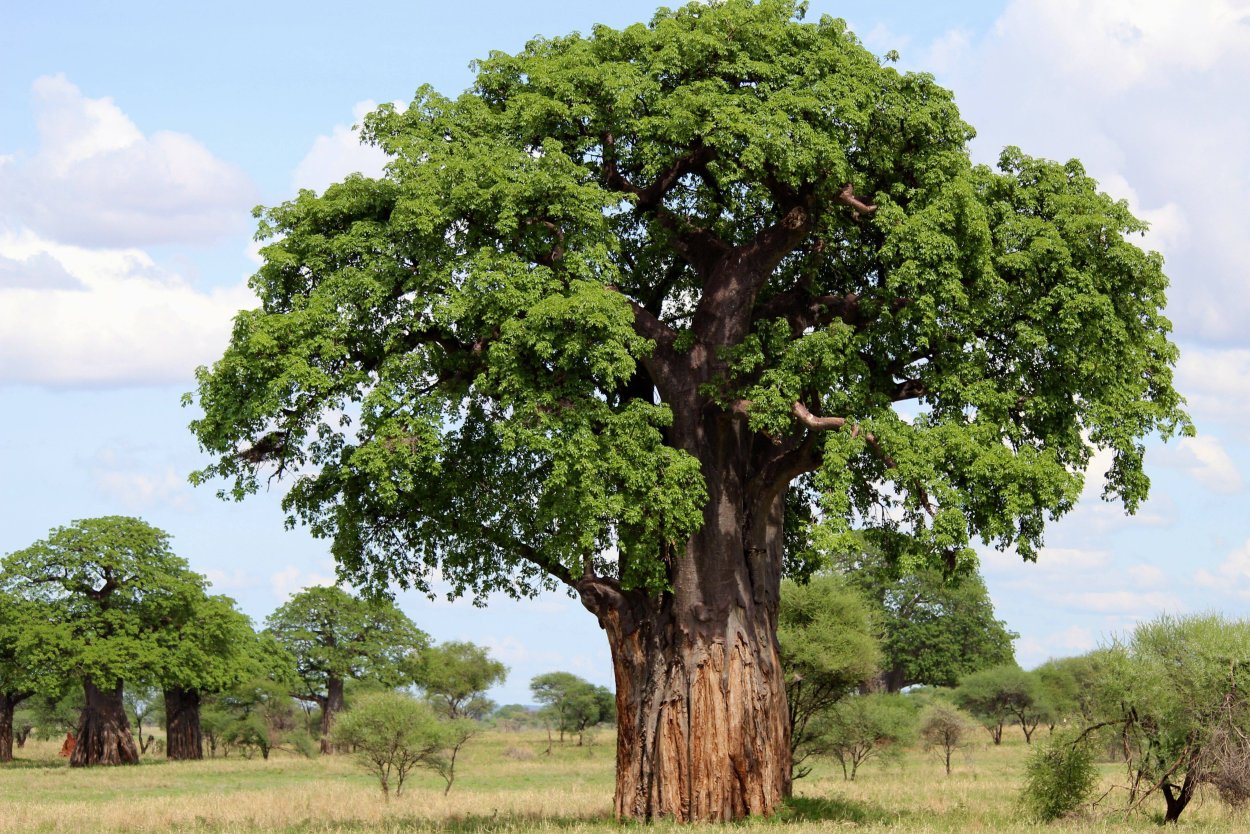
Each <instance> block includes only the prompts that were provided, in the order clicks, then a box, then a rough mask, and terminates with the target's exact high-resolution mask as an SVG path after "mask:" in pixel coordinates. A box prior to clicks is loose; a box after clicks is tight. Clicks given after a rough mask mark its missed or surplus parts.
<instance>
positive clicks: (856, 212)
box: [188, 0, 1190, 599]
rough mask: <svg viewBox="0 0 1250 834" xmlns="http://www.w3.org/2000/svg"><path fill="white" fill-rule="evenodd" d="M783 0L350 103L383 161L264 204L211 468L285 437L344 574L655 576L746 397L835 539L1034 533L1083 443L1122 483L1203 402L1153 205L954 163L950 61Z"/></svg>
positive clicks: (1076, 484) (213, 420)
mask: <svg viewBox="0 0 1250 834" xmlns="http://www.w3.org/2000/svg"><path fill="white" fill-rule="evenodd" d="M802 9H803V6H802V5H801V4H798V3H796V2H793V0H761V2H758V3H756V2H749V0H725V2H717V3H710V4H708V3H691V4H689V5H686V6H684V7H682V8H678V9H671V10H670V9H662V10H660V11H659V12H658V13H657V14H656V16H655V18H654V19H653V20H652V21H651V23H650V24H649V25H635V26H630V27H627V28H625V29H623V30H614V29H611V28H608V27H605V26H597V27H595V28H594V29H593V30H592V32H591V33H590V34H589V35H586V36H583V35H576V34H575V35H570V36H567V37H558V38H536V39H534V40H532V41H530V42H529V43H528V44H526V46H525V47H524V49H522V50H521V51H520V52H519V53H517V54H514V55H509V54H505V53H502V52H495V53H492V54H491V55H490V57H489V58H487V59H485V60H483V61H480V62H479V63H477V64H476V70H477V77H476V79H475V81H474V83H473V85H472V87H471V88H470V89H469V90H468V91H467V92H465V93H463V94H462V95H460V96H458V97H456V98H448V97H445V96H443V95H440V94H439V93H437V92H435V91H434V90H433V89H431V88H430V87H421V88H420V89H419V90H418V92H417V94H416V98H415V99H414V101H413V102H412V103H411V104H410V105H409V106H408V107H406V108H402V107H395V106H393V105H389V104H388V105H383V106H382V107H380V108H379V109H378V110H377V111H376V112H375V113H373V114H371V115H370V116H368V117H367V118H366V119H365V126H364V133H365V136H366V138H367V139H368V140H369V141H370V142H372V143H373V144H374V145H376V146H377V147H379V148H380V149H381V150H382V151H384V152H385V153H386V154H387V155H388V156H389V157H390V163H389V165H388V167H387V171H386V174H385V175H384V176H383V177H382V178H380V179H376V180H373V179H367V178H363V177H360V176H351V177H348V178H347V179H346V180H345V181H343V182H341V183H338V184H336V185H332V186H330V187H329V188H327V189H326V190H325V192H324V193H323V194H320V195H318V194H315V193H313V192H310V191H304V192H301V193H300V194H299V195H298V196H297V197H295V198H294V199H293V200H291V201H289V202H286V203H284V204H282V205H280V206H277V207H273V208H270V209H264V210H261V211H260V212H259V213H258V216H259V218H260V229H259V237H260V238H261V239H262V240H263V241H264V242H265V246H264V248H263V250H262V254H263V257H264V259H265V262H264V265H263V266H262V267H261V268H260V270H259V271H258V272H257V274H256V275H255V276H254V277H253V279H252V282H251V286H252V288H253V289H254V290H255V291H256V293H257V295H258V296H259V298H260V301H261V304H260V306H259V308H258V309H255V310H248V311H244V312H242V313H240V314H239V315H238V317H237V318H236V320H235V326H234V331H233V335H232V338H231V343H230V346H229V347H228V349H227V350H226V352H225V354H224V355H223V356H222V357H221V359H219V360H218V361H217V362H216V363H215V364H214V365H213V366H212V368H211V369H210V368H201V369H199V371H198V372H197V390H196V392H195V395H194V396H189V397H188V401H195V402H198V404H199V406H200V407H201V408H202V409H203V416H202V417H200V418H198V419H196V420H195V421H194V422H193V423H192V430H193V431H194V433H195V435H196V437H197V438H198V440H199V442H200V444H201V446H202V447H203V449H204V450H205V451H206V452H208V453H209V454H211V455H213V456H214V458H213V461H212V462H211V463H210V464H209V465H208V466H206V467H205V469H203V470H202V471H201V472H199V473H197V475H196V479H197V480H198V481H200V482H205V481H208V480H210V479H213V478H222V479H224V480H225V482H226V486H225V488H224V489H223V490H222V492H223V494H224V495H226V496H228V497H232V498H236V499H241V498H243V497H244V496H246V495H248V494H250V493H252V492H255V491H256V490H257V489H258V488H259V486H260V484H262V483H265V482H267V480H268V478H270V477H271V476H273V475H278V476H282V475H290V474H292V473H294V472H296V471H298V472H300V473H301V474H300V477H299V478H298V479H297V480H296V481H295V483H294V486H293V488H292V489H291V490H290V491H289V492H288V493H287V494H286V496H285V498H284V506H285V508H286V511H287V512H288V514H289V517H290V520H291V521H292V522H293V523H294V522H296V521H299V522H303V523H305V524H307V525H308V526H309V528H310V529H311V530H312V532H313V533H314V534H315V535H317V536H321V537H327V538H330V539H332V540H333V545H332V548H333V552H334V555H335V557H336V558H337V560H338V562H339V564H340V567H341V569H342V571H343V572H344V574H345V575H346V576H348V577H350V578H351V579H352V580H354V581H359V582H360V583H367V584H372V585H374V586H377V587H385V586H387V585H389V584H390V583H391V582H392V581H396V582H399V583H400V584H402V585H405V586H408V585H411V586H414V587H416V588H419V589H421V590H423V591H426V592H430V591H431V585H430V579H431V577H432V576H435V575H438V576H440V577H442V578H443V579H445V580H446V581H448V582H450V583H451V593H452V594H453V595H454V594H463V593H471V594H473V595H475V596H476V597H478V598H479V599H481V598H484V596H485V595H487V594H489V593H491V592H496V591H498V592H503V593H508V594H513V595H525V594H533V593H537V592H538V591H539V590H541V589H542V588H544V587H549V586H551V585H552V584H554V583H556V582H562V583H565V584H567V585H574V584H575V583H576V581H577V580H578V578H579V577H581V576H583V574H584V573H585V572H587V567H589V568H590V569H591V570H592V571H593V573H594V575H595V576H597V577H610V578H612V579H615V580H617V581H619V582H620V583H621V584H622V585H623V586H624V587H625V588H626V589H630V588H645V589H647V590H649V591H658V590H661V589H663V588H664V587H665V586H666V585H667V584H668V583H669V581H670V579H671V576H672V563H673V559H672V556H673V554H674V553H678V552H680V551H681V548H682V546H683V545H684V543H685V542H686V541H687V539H688V538H689V537H690V536H691V534H692V533H693V532H694V531H696V530H697V529H698V528H699V527H700V526H701V525H702V524H703V523H704V503H705V501H706V500H707V495H708V492H707V487H708V485H707V484H706V483H705V481H704V478H705V473H707V472H712V471H715V468H714V467H710V466H704V464H707V463H708V462H709V461H708V460H702V459H701V458H700V456H701V455H710V454H711V453H710V452H708V451H706V450H700V449H699V448H697V444H695V443H694V441H693V440H689V441H687V438H691V437H694V436H695V435H694V434H692V433H691V431H692V430H691V426H692V425H694V424H695V423H696V422H697V421H699V420H704V419H707V420H714V421H720V422H721V423H724V424H726V425H728V422H729V421H730V420H731V419H732V418H731V416H730V415H733V414H744V415H745V416H746V419H747V428H748V429H749V431H750V432H751V433H752V434H753V437H752V438H751V443H749V444H746V445H747V446H748V447H752V444H754V446H753V447H754V448H758V449H764V450H774V454H775V456H778V457H779V456H781V455H784V454H788V453H793V452H795V451H796V450H804V453H803V455H801V456H799V455H795V454H791V456H790V458H787V459H786V463H787V464H788V466H780V465H779V467H778V468H777V469H776V471H779V472H799V473H802V474H801V477H803V478H805V481H804V485H803V486H804V489H805V490H810V491H809V492H808V493H807V494H806V495H805V498H810V499H812V501H814V502H815V503H816V504H817V505H818V509H819V512H816V513H810V515H811V517H812V518H813V519H816V518H818V519H819V522H815V521H814V522H813V524H811V525H801V526H800V528H799V529H797V530H796V529H794V528H791V532H792V533H793V534H794V535H796V536H798V537H799V538H801V539H804V540H813V541H817V543H820V544H821V547H822V548H823V547H825V545H829V544H830V543H832V542H836V541H837V540H838V539H839V538H840V537H842V536H844V535H845V534H846V533H847V531H848V530H849V529H850V527H851V525H852V524H855V523H868V524H871V525H874V526H878V527H882V528H885V529H888V530H894V529H902V530H906V531H908V532H909V533H910V534H911V535H912V536H914V537H915V539H916V540H917V542H918V544H919V546H920V548H921V550H922V551H923V552H925V553H928V554H932V555H933V557H935V558H938V557H941V558H945V557H947V556H949V557H950V558H952V559H956V560H967V559H969V558H970V553H971V551H970V549H969V547H970V543H971V541H972V539H973V538H974V537H980V538H981V539H983V540H984V541H985V542H987V543H990V544H993V545H995V546H998V547H1008V546H1013V547H1015V548H1016V549H1017V550H1018V551H1019V552H1020V553H1021V554H1023V555H1024V557H1025V558H1030V559H1031V558H1034V557H1035V556H1036V554H1037V551H1038V547H1039V545H1040V543H1041V541H1042V534H1043V529H1044V525H1045V521H1046V519H1047V518H1054V517H1058V516H1061V515H1063V514H1064V513H1066V512H1067V511H1068V510H1070V509H1071V508H1072V506H1074V504H1075V502H1076V500H1077V497H1078V496H1079V495H1080V493H1081V490H1082V486H1083V480H1084V478H1083V473H1084V471H1085V469H1086V466H1087V464H1088V462H1089V460H1090V457H1091V455H1092V454H1093V452H1094V451H1095V450H1096V449H1103V450H1108V451H1110V452H1111V454H1112V457H1113V463H1112V465H1111V468H1110V470H1109V473H1108V476H1107V481H1106V484H1105V494H1106V495H1107V497H1108V498H1117V499H1119V500H1120V501H1122V502H1123V504H1124V505H1125V507H1126V508H1128V509H1129V510H1130V511H1131V510H1133V509H1134V508H1136V506H1137V505H1138V503H1139V502H1140V501H1141V500H1142V499H1143V498H1144V497H1145V495H1146V492H1147V487H1148V479H1147V477H1146V475H1145V474H1144V471H1143V468H1142V455H1143V448H1144V444H1143V443H1142V439H1143V438H1144V437H1145V436H1147V435H1150V434H1152V433H1155V432H1157V433H1160V434H1162V435H1164V436H1168V435H1171V434H1173V433H1175V432H1176V431H1189V430H1190V429H1189V424H1188V420H1187V417H1186V415H1185V414H1184V413H1183V411H1182V410H1181V400H1180V398H1179V396H1178V395H1177V393H1176V392H1175V391H1174V390H1173V386H1172V367H1173V366H1174V364H1175V362H1176V358H1177V351H1176V348H1175V347H1174V346H1173V345H1172V344H1171V343H1170V342H1169V341H1168V333H1169V331H1170V324H1169V322H1168V321H1167V319H1166V318H1165V317H1164V316H1163V315H1162V313H1161V311H1162V309H1163V307H1164V303H1165V299H1164V290H1165V288H1166V284H1167V281H1166V278H1165V276H1164V275H1163V272H1162V260H1161V258H1160V257H1159V256H1158V255H1157V254H1147V253H1145V252H1142V251H1141V250H1140V249H1138V248H1137V247H1135V246H1134V245H1133V244H1131V243H1130V242H1128V240H1127V235H1128V234H1129V233H1133V232H1140V231H1142V230H1143V229H1144V228H1145V226H1144V224H1143V223H1142V222H1141V221H1139V220H1137V219H1136V218H1134V217H1133V216H1132V215H1131V213H1130V212H1129V210H1128V207H1127V204H1125V203H1124V202H1122V201H1120V202H1117V201H1115V200H1113V199H1112V198H1110V197H1109V196H1107V195H1106V194H1103V193H1101V192H1099V191H1098V189H1097V184H1096V183H1095V182H1094V180H1093V179H1091V178H1090V177H1089V176H1087V175H1086V173H1085V171H1084V170H1083V169H1082V167H1081V166H1080V164H1079V163H1077V162H1068V163H1062V164H1061V163H1056V162H1050V161H1046V160H1041V159H1035V158H1032V157H1029V156H1026V155H1025V154H1023V153H1022V152H1020V151H1019V150H1018V149H1014V148H1009V149H1008V150H1006V151H1005V152H1004V153H1003V154H1002V156H1001V158H1000V160H999V164H998V166H997V168H996V169H992V168H990V167H987V166H973V165H972V164H971V163H970V161H969V156H968V151H967V142H968V140H969V139H970V138H971V137H972V135H973V130H972V128H971V127H970V126H969V125H967V124H966V123H964V122H963V121H962V119H961V118H960V117H959V113H958V111H957V109H956V107H955V105H954V101H953V96H952V94H951V93H950V92H949V91H947V90H944V89H942V88H941V87H939V86H938V85H937V84H935V83H934V80H933V77H932V76H931V75H928V74H923V73H901V72H899V71H897V70H896V69H895V68H894V67H892V66H889V65H888V63H889V62H888V61H887V62H884V63H883V62H882V61H880V60H878V59H877V58H876V57H874V56H873V55H872V54H870V53H869V52H868V51H867V50H865V49H864V48H863V47H862V46H861V44H860V43H859V41H858V40H857V39H856V38H855V37H854V35H852V34H850V33H849V32H848V31H847V29H846V25H845V23H844V22H843V21H840V20H835V19H832V18H828V17H822V18H821V19H820V20H819V21H816V22H811V23H809V22H802V21H801V18H802ZM847 184H851V185H852V186H853V187H854V190H855V191H856V193H858V194H859V195H860V196H859V197H858V198H856V197H852V196H851V195H850V193H849V192H848V190H847V188H846V186H847ZM851 200H855V201H856V202H851ZM868 203H871V204H872V205H871V206H869V205H868ZM728 264H737V265H739V267H740V268H741V269H742V270H744V273H743V275H742V276H741V281H739V282H738V285H740V288H741V290H742V291H741V292H729V291H728V290H727V286H728V285H727V284H726V283H725V281H726V278H725V276H726V275H727V274H728V270H729V267H728V266H726V265H728ZM722 267H723V268H722ZM739 267H735V268H739ZM748 273H749V274H748ZM657 399H658V401H657ZM903 400H910V401H913V402H914V403H915V404H916V408H917V409H918V412H919V413H918V414H917V415H916V417H915V419H910V420H905V419H903V417H902V416H901V415H900V414H899V413H898V412H897V411H896V410H895V403H896V402H898V401H903ZM796 403H802V404H804V405H805V406H806V407H807V408H808V409H810V411H811V413H813V414H816V415H829V416H830V417H832V418H834V419H838V420H841V421H842V422H841V423H839V424H837V426H835V427H833V428H821V429H814V428H810V427H809V424H808V422H805V421H804V420H802V419H800V417H798V416H797V414H798V412H796V410H795V407H794V406H795V404H796ZM699 415H704V416H699ZM683 421H684V422H683ZM240 449H242V450H243V451H242V452H240ZM800 458H801V459H800ZM709 460H710V458H709ZM760 468H761V469H762V468H764V467H760ZM770 471H773V470H770ZM786 477H790V476H786ZM779 486H780V487H781V488H784V487H785V484H784V483H782V484H780V485H779ZM808 503H809V507H808V511H809V512H810V511H811V509H812V508H811V506H810V503H811V502H808ZM796 552H798V551H796ZM610 553H611V554H614V555H615V558H611V559H609V558H608V556H607V555H608V554H610ZM799 567H801V566H799Z"/></svg>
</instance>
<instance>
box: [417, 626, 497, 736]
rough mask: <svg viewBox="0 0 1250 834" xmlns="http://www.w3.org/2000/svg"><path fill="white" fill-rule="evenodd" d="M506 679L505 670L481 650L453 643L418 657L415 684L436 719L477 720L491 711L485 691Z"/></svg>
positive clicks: (470, 644) (465, 644)
mask: <svg viewBox="0 0 1250 834" xmlns="http://www.w3.org/2000/svg"><path fill="white" fill-rule="evenodd" d="M507 677H508V667H507V666H504V665H503V664H502V663H500V662H499V661H498V660H494V659H492V658H491V656H490V654H489V653H488V652H487V650H486V649H485V648H483V647H482V646H476V645H474V644H473V643H467V642H454V641H453V642H447V643H442V644H440V645H437V646H431V647H430V648H428V649H426V650H425V651H423V652H422V653H421V659H420V662H419V667H418V672H417V677H416V680H417V685H418V686H420V687H421V688H422V689H423V690H425V694H426V697H427V698H428V699H429V701H430V704H431V705H432V706H433V707H434V709H435V710H436V711H437V712H438V713H439V714H440V715H442V716H444V717H446V718H473V719H475V720H481V719H482V718H485V717H486V715H487V714H488V713H490V712H491V711H492V710H493V709H494V708H495V704H494V703H493V702H492V701H491V700H489V699H488V698H487V697H486V690H488V689H490V688H491V687H492V686H495V685H496V684H500V683H503V681H504V680H505V679H506V678H507Z"/></svg>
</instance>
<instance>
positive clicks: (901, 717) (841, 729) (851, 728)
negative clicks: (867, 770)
mask: <svg viewBox="0 0 1250 834" xmlns="http://www.w3.org/2000/svg"><path fill="white" fill-rule="evenodd" d="M915 733H916V708H915V705H914V704H912V703H911V702H909V701H908V700H907V699H906V698H904V697H903V696H902V695H895V694H886V693H870V694H867V695H854V696H852V697H849V698H844V699H842V700H841V701H839V702H838V703H837V704H835V705H834V706H833V707H831V708H830V709H829V710H828V712H826V713H824V714H822V715H821V716H820V717H819V718H818V720H817V722H816V724H815V739H814V741H813V746H814V747H815V748H816V750H817V751H818V752H821V753H825V754H828V755H831V756H833V757H834V758H835V759H837V760H838V764H840V765H842V777H843V778H844V779H848V780H850V781H854V780H855V775H856V773H858V771H859V766H860V765H862V764H863V763H864V762H866V761H867V760H868V759H870V758H873V757H874V756H897V755H898V754H899V753H900V752H901V750H902V747H903V746H904V745H906V744H908V743H909V742H910V741H911V739H912V738H914V736H915Z"/></svg>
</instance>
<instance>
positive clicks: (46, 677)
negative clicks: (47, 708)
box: [0, 578, 67, 763]
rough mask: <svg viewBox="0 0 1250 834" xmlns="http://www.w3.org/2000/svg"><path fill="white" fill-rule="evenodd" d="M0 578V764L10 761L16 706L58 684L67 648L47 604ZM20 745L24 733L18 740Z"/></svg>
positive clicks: (49, 691) (46, 692)
mask: <svg viewBox="0 0 1250 834" xmlns="http://www.w3.org/2000/svg"><path fill="white" fill-rule="evenodd" d="M3 585H4V582H3V579H2V578H0V763H2V762H11V761H13V742H14V740H15V729H14V719H15V714H16V711H17V708H18V707H19V706H20V705H21V704H23V703H24V702H26V701H27V700H28V699H30V698H33V697H35V696H36V695H39V694H41V693H42V694H51V693H52V692H53V691H54V690H56V689H59V688H60V685H61V677H60V667H61V665H62V655H63V654H64V653H65V651H66V650H67V647H65V646H63V645H60V641H62V640H63V639H64V636H65V635H64V632H63V631H61V630H58V629H57V628H56V627H55V626H54V625H51V624H50V623H49V617H50V610H49V607H48V606H47V605H44V604H41V603H39V602H37V601H34V600H26V599H22V598H21V597H18V596H16V595H14V594H9V593H6V592H4V591H3V590H2V588H3ZM18 741H19V743H18V746H19V747H20V746H21V745H22V743H24V741H25V736H22V737H21V738H20V739H19V740H18Z"/></svg>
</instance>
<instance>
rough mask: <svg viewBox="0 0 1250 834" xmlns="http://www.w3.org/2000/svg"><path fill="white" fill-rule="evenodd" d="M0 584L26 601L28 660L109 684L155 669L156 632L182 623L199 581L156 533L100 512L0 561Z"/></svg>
mask: <svg viewBox="0 0 1250 834" xmlns="http://www.w3.org/2000/svg"><path fill="white" fill-rule="evenodd" d="M0 590H2V591H3V592H6V593H8V594H9V595H11V596H15V597H17V598H19V599H21V600H24V601H26V602H29V603H30V604H31V606H33V607H32V608H30V609H27V610H28V611H30V612H35V611H40V612H42V613H43V617H42V619H38V620H36V619H32V618H30V617H28V618H26V619H25V622H26V623H27V624H28V627H29V628H30V633H29V634H28V635H27V638H26V639H27V640H30V641H37V642H38V644H39V647H38V649H37V650H33V651H31V652H29V653H27V657H28V659H29V660H30V661H31V662H32V663H34V664H35V665H36V667H37V668H38V667H41V666H46V667H56V668H57V670H58V671H59V673H60V674H61V675H63V676H64V677H70V678H76V679H78V680H83V679H85V680H89V681H91V682H93V683H94V684H95V685H96V686H98V687H100V688H103V689H108V688H111V687H113V686H116V685H117V684H118V683H119V682H121V681H123V680H125V679H128V678H129V679H132V680H133V679H135V678H140V679H143V678H145V677H147V676H149V675H153V674H155V673H156V670H158V669H159V668H160V667H161V665H162V664H163V662H164V661H165V660H166V658H167V653H166V651H165V649H166V644H165V638H166V636H167V634H168V633H169V631H170V630H171V629H177V628H179V627H181V626H182V625H184V624H186V623H187V622H188V621H189V620H190V618H191V617H192V616H193V614H194V611H195V605H196V602H197V601H198V600H199V599H201V598H202V597H203V594H204V579H203V577H201V576H200V575H199V574H196V573H193V572H192V571H191V570H189V569H188V567H187V563H186V561H185V560H183V559H180V558H179V557H177V556H175V555H174V554H173V552H172V551H171V550H170V548H169V537H168V535H166V534H165V533H164V532H162V531H160V530H158V529H156V528H155V527H152V526H150V525H148V524H146V523H144V522H143V521H141V520H139V519H137V518H127V517H123V516H109V517H105V518H94V519H87V520H84V521H77V522H74V523H73V524H72V525H70V526H68V527H58V528H56V529H54V530H52V531H51V532H50V533H49V535H48V537H47V538H46V539H43V540H40V541H38V542H35V543H34V544H32V545H31V546H30V547H27V548H25V549H23V550H19V551H16V552H14V553H11V554H9V555H8V556H7V557H5V558H4V560H3V562H0Z"/></svg>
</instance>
